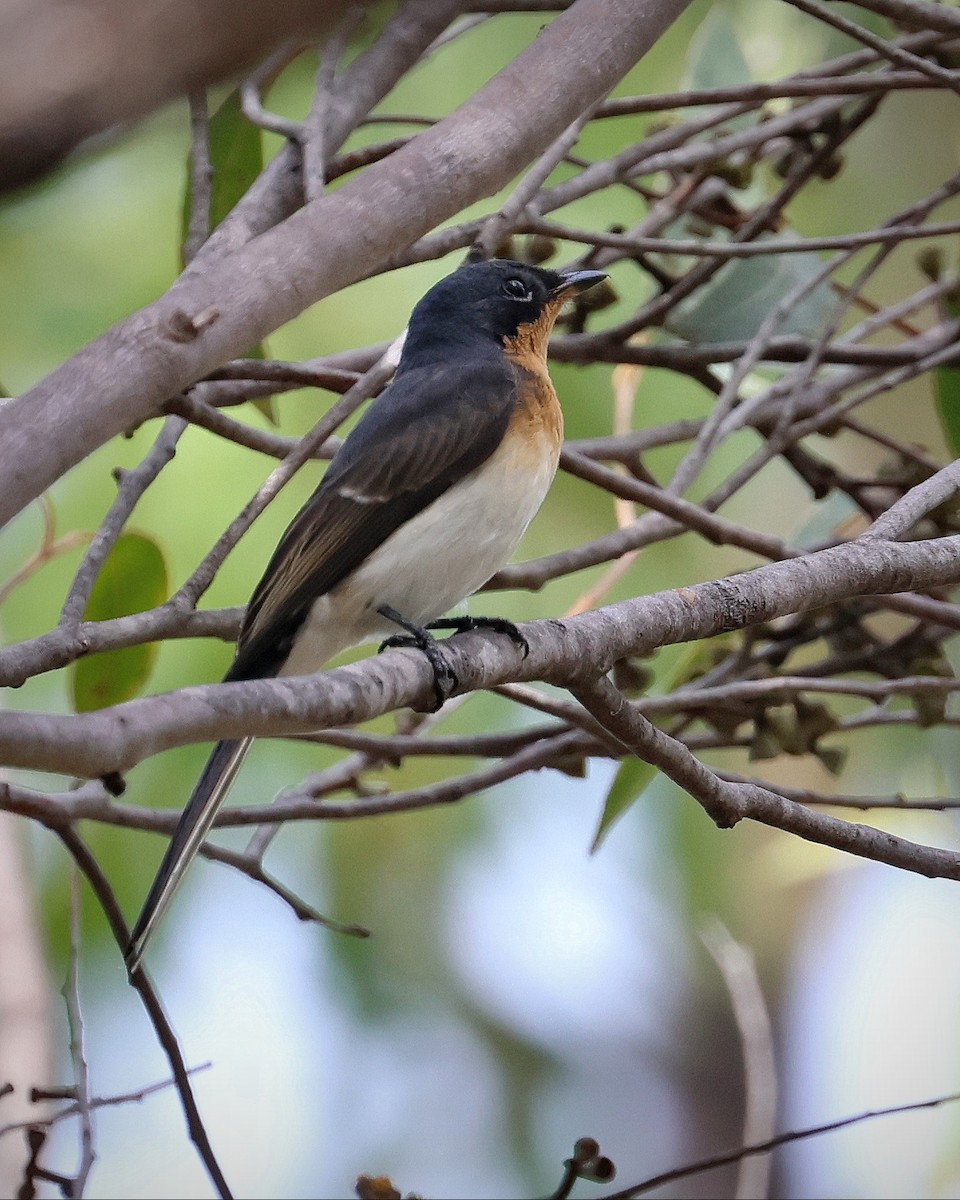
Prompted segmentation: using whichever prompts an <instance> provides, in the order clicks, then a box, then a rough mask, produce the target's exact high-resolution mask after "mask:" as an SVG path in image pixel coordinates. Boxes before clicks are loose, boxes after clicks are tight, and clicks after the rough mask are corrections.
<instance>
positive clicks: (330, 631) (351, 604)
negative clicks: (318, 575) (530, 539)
mask: <svg viewBox="0 0 960 1200" xmlns="http://www.w3.org/2000/svg"><path fill="white" fill-rule="evenodd" d="M559 455H560V451H559V447H558V446H557V445H556V442H555V439H554V438H553V437H552V436H550V434H549V433H548V432H547V431H545V430H544V431H542V432H541V433H539V434H538V435H537V438H536V441H534V442H531V441H529V440H528V441H527V442H526V443H525V444H522V443H520V442H519V440H518V439H513V438H511V439H508V441H507V442H506V443H505V444H502V445H501V446H500V447H499V448H498V449H497V450H496V451H494V453H493V454H492V455H491V456H490V458H488V459H487V460H486V462H484V463H482V464H481V465H480V466H479V467H477V468H476V470H474V471H472V472H471V473H470V474H469V475H467V476H466V477H465V478H464V479H462V480H461V481H460V482H459V483H457V484H455V485H454V486H453V487H451V488H450V489H449V490H448V491H446V492H444V494H443V495H442V496H441V497H440V498H439V499H438V500H436V501H434V503H433V504H430V505H428V506H427V508H425V509H424V510H423V511H422V512H421V513H418V514H417V516H415V517H413V518H412V519H411V520H409V521H407V522H406V524H404V525H402V526H401V527H400V528H399V529H398V530H396V531H395V532H394V533H392V534H391V535H390V537H388V538H387V540H386V541H385V542H384V543H383V544H382V545H381V546H380V547H379V548H378V549H377V550H375V551H374V552H373V554H371V555H370V557H369V558H367V559H366V560H365V562H363V563H362V564H361V566H360V567H358V568H357V570H356V571H354V572H353V573H352V574H351V575H350V576H349V577H348V578H347V579H345V580H344V581H343V583H341V584H339V585H338V586H337V587H335V588H333V589H332V590H331V591H330V592H328V593H327V594H326V595H324V596H321V597H319V599H317V600H316V601H315V602H314V605H313V608H312V609H311V611H310V615H309V617H308V618H307V620H306V622H305V623H304V626H303V628H302V630H301V631H300V633H299V634H298V636H297V639H296V641H295V642H294V647H293V650H292V651H291V653H290V656H289V658H288V659H287V663H286V665H285V667H284V669H283V672H282V673H283V674H284V675H301V674H308V673H310V672H312V671H317V670H319V669H320V668H321V667H322V666H323V665H324V664H325V663H326V662H327V661H328V660H329V659H331V658H332V657H333V656H334V655H335V654H337V653H339V652H340V651H341V650H344V649H346V648H347V647H348V646H353V645H357V644H358V643H359V642H364V641H368V640H370V639H372V638H382V637H388V636H390V635H391V634H394V633H397V632H399V631H398V629H397V626H396V625H393V624H392V623H391V622H389V621H386V620H384V618H383V617H381V616H380V615H379V614H378V613H377V609H378V608H379V607H381V606H383V605H388V606H389V607H390V608H393V609H395V610H396V611H397V612H398V613H400V614H401V615H402V616H404V617H406V618H407V620H409V621H412V622H414V623H415V624H417V625H426V624H427V623H428V622H430V621H434V620H436V619H437V618H438V617H441V616H443V614H444V613H446V612H448V611H449V610H450V609H451V608H453V607H455V606H456V605H457V604H459V603H460V602H461V601H462V600H464V599H466V597H467V596H469V595H471V594H472V593H473V592H475V591H476V590H477V588H479V587H480V586H482V585H483V584H484V583H486V581H487V580H488V579H489V578H490V577H491V575H494V574H496V572H497V571H498V570H499V569H500V568H501V567H502V566H503V565H504V564H505V563H506V562H507V560H508V559H509V557H510V555H511V554H512V553H513V551H514V549H515V548H516V545H517V543H518V542H519V541H520V538H521V537H522V536H523V532H524V530H525V529H526V528H527V526H528V525H529V524H530V521H531V520H532V519H533V517H534V515H535V514H536V512H537V510H538V509H539V508H540V505H541V504H542V503H543V500H544V497H545V496H546V494H547V490H548V489H549V487H550V484H551V482H552V480H553V476H554V474H555V473H556V469H557V462H558V459H559Z"/></svg>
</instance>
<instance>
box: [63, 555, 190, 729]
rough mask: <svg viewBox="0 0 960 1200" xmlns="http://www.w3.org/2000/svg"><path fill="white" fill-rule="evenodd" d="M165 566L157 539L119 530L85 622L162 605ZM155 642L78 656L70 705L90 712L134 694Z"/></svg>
mask: <svg viewBox="0 0 960 1200" xmlns="http://www.w3.org/2000/svg"><path fill="white" fill-rule="evenodd" d="M166 595H167V568H166V564H165V562H164V559H163V553H162V551H161V550H160V547H159V546H158V545H157V543H156V542H155V541H154V540H153V539H152V538H149V537H146V536H145V535H144V534H141V533H124V534H121V536H120V537H119V538H118V539H117V541H116V544H115V545H114V547H113V549H112V550H111V551H110V554H109V555H108V556H107V560H106V562H105V563H104V564H103V568H102V570H101V571H100V574H99V576H98V578H97V581H96V583H95V584H94V586H93V590H92V592H91V594H90V600H89V602H88V604H87V607H86V610H85V612H84V619H85V620H87V621H109V620H112V619H113V618H114V617H127V616H130V615H131V614H132V613H138V612H144V611H145V610H146V609H149V608H154V607H156V605H158V604H162V603H163V601H164V600H165V599H166ZM156 654H157V647H156V645H155V644H149V645H146V646H124V647H123V648H122V649H120V650H107V651H105V652H104V653H102V654H92V655H90V656H89V657H88V658H81V659H78V660H77V662H75V663H74V664H73V667H72V671H71V675H72V679H71V683H72V691H73V706H74V708H75V709H76V710H77V712H91V711H92V710H94V709H97V708H105V707H106V706H107V705H110V704H120V703H122V702H123V701H124V700H129V699H130V698H131V697H132V696H136V695H137V694H138V693H139V692H140V691H141V690H142V689H143V686H144V684H145V683H146V682H147V680H148V679H149V677H150V672H151V670H152V668H153V663H154V660H155V658H156Z"/></svg>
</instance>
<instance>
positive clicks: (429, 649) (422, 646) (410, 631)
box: [377, 605, 460, 712]
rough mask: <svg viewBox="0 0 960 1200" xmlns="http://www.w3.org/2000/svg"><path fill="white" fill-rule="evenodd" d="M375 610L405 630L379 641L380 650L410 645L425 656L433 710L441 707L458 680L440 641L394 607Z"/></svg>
mask: <svg viewBox="0 0 960 1200" xmlns="http://www.w3.org/2000/svg"><path fill="white" fill-rule="evenodd" d="M377 612H378V613H379V614H380V616H381V617H386V619H387V620H388V621H393V622H394V624H395V625H399V626H400V627H401V628H402V629H406V631H407V632H406V633H405V634H402V633H400V634H395V635H394V636H393V637H388V638H387V639H386V640H385V641H383V642H381V643H380V649H381V650H386V649H389V648H390V647H393V646H412V647H414V648H415V649H417V650H420V651H421V652H422V653H423V654H424V655H425V656H426V659H427V662H428V663H429V664H430V666H431V668H432V670H433V693H434V695H435V696H436V699H437V703H436V705H435V706H434V709H433V711H434V712H436V711H437V709H439V708H442V707H443V703H444V701H445V700H446V699H447V697H448V696H449V695H450V693H451V692H452V691H453V689H454V688H455V687H456V686H457V684H458V683H459V682H460V680H459V679H458V678H457V675H456V672H455V671H454V670H453V668H452V667H451V666H450V664H449V663H448V662H447V660H446V658H445V656H444V653H443V651H442V650H441V649H440V643H439V642H438V641H437V639H436V638H434V637H431V636H430V634H429V633H427V631H426V630H425V629H422V628H421V627H420V626H419V625H415V624H414V622H413V621H408V620H407V619H406V617H402V616H401V615H400V614H399V613H398V612H397V611H396V609H393V608H390V607H388V606H387V605H384V606H383V607H382V608H378V609H377Z"/></svg>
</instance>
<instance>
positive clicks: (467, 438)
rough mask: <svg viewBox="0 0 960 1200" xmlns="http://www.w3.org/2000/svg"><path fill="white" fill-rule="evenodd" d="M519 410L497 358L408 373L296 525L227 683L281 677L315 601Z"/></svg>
mask: <svg viewBox="0 0 960 1200" xmlns="http://www.w3.org/2000/svg"><path fill="white" fill-rule="evenodd" d="M513 407H514V378H513V373H512V371H511V369H510V367H509V364H508V363H507V362H506V361H505V360H503V359H502V358H500V357H499V355H498V357H497V358H496V360H494V361H492V362H490V363H483V362H481V363H480V364H477V363H476V361H472V362H457V361H456V360H455V359H454V360H452V361H451V362H450V363H449V364H447V365H444V366H432V367H425V368H419V367H415V366H411V367H408V368H407V369H406V370H405V371H403V373H402V374H398V376H397V378H396V379H395V380H394V382H393V384H391V386H390V387H389V388H388V389H387V391H386V392H384V393H383V395H382V396H381V397H380V398H379V399H378V400H376V401H375V402H374V404H373V405H371V407H370V408H369V409H368V410H367V412H366V413H365V414H364V416H363V418H362V420H361V421H360V422H359V423H358V425H357V427H356V428H355V429H354V430H353V432H352V433H351V434H350V436H349V437H348V438H347V440H346V441H345V442H344V444H343V446H342V447H341V448H340V450H339V451H338V453H337V455H336V458H335V459H334V461H333V462H332V463H331V465H330V467H329V468H328V469H327V472H326V475H325V476H324V479H323V481H322V483H321V484H320V486H319V487H318V488H317V490H316V491H315V492H314V494H313V495H312V496H311V497H310V499H309V500H308V501H307V503H306V504H305V505H304V506H303V508H302V509H301V510H300V512H299V513H298V514H297V516H296V517H295V518H294V519H293V521H292V522H291V523H290V526H289V527H288V529H287V531H286V533H285V534H284V535H283V537H282V539H281V540H280V544H279V545H278V546H277V549H276V551H275V552H274V555H273V557H272V558H271V560H270V563H269V565H268V566H267V569H266V571H265V573H264V576H263V578H262V579H261V580H260V583H259V584H258V585H257V588H256V590H255V591H254V593H253V597H252V598H251V601H250V605H249V607H248V609H247V615H246V618H245V620H244V624H243V629H242V631H241V633H240V639H239V642H238V649H237V657H236V659H235V661H234V663H233V666H232V667H231V668H230V670H229V672H228V673H227V679H252V678H260V677H263V676H267V675H272V674H274V673H275V672H276V671H278V670H279V669H280V667H281V665H282V664H283V661H284V659H285V658H286V657H287V654H288V653H289V651H290V647H291V646H292V644H293V640H294V638H295V637H296V635H297V632H298V630H299V629H300V626H301V625H302V624H303V622H304V620H305V619H306V617H307V614H308V613H309V611H310V608H311V606H312V604H313V602H314V600H315V599H316V598H317V597H318V596H321V595H323V593H324V592H328V591H329V590H330V589H331V588H333V587H335V586H336V585H337V584H338V583H340V582H341V580H343V579H344V578H345V577H346V576H347V575H349V573H350V572H351V571H353V570H354V569H355V568H356V567H358V566H359V565H360V563H362V562H363V560H364V559H365V558H367V557H368V555H370V554H371V553H372V552H373V551H374V550H375V549H376V548H377V547H378V546H379V545H381V543H383V542H384V541H385V540H386V539H387V538H388V537H389V536H390V534H391V533H393V532H394V530H396V529H399V528H400V526H401V525H402V524H404V522H405V521H409V520H410V518H411V517H414V516H416V514H417V513H418V512H420V511H421V510H422V509H424V508H425V507H426V506H427V505H428V504H430V503H431V502H432V501H433V500H435V499H436V498H437V497H438V496H440V495H441V494H442V493H443V492H445V491H446V490H447V488H449V487H450V486H451V485H452V484H454V483H456V482H457V481H458V480H459V479H462V478H463V477H464V476H465V475H466V474H467V473H468V472H470V471H472V470H473V469H474V468H475V467H478V466H479V465H480V464H481V463H482V462H483V461H484V460H485V459H487V458H489V457H490V455H491V454H492V453H493V451H494V450H495V449H496V448H497V446H498V445H499V444H500V441H501V439H502V438H503V435H504V433H505V431H506V428H507V425H508V424H509V421H510V416H511V413H512V411H513Z"/></svg>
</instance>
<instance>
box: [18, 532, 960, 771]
mask: <svg viewBox="0 0 960 1200" xmlns="http://www.w3.org/2000/svg"><path fill="white" fill-rule="evenodd" d="M957 582H960V535H958V536H954V537H946V538H939V539H936V540H933V541H920V542H909V543H906V544H898V543H892V542H883V541H880V540H878V539H874V540H870V539H867V540H862V541H858V542H850V543H846V544H844V545H841V546H834V547H831V548H830V549H827V550H822V551H819V552H818V553H816V554H809V555H806V556H804V557H802V558H797V559H787V560H785V561H782V562H776V563H771V564H768V565H766V566H762V567H758V568H757V569H756V570H754V571H749V572H745V573H744V574H740V575H733V576H730V577H729V578H726V579H718V580H714V581H712V582H709V583H702V584H697V585H694V586H691V587H684V588H680V589H677V590H671V591H666V592H658V593H656V594H655V595H652V596H643V597H639V598H637V599H634V600H624V601H622V602H621V603H619V604H614V605H610V606H609V607H607V608H602V609H598V610H597V611H596V612H592V613H586V614H584V615H583V616H579V617H571V618H569V619H567V620H563V621H557V620H550V621H538V622H534V623H532V624H529V625H524V626H521V629H522V631H523V633H524V636H525V637H526V638H527V640H528V642H529V645H530V652H529V655H528V656H527V657H526V658H525V659H523V660H520V659H519V655H518V652H517V649H516V647H515V646H514V645H513V643H512V642H511V641H510V640H509V639H508V638H503V637H499V636H496V635H489V634H479V633H469V634H461V635H458V636H457V637H456V638H454V639H452V640H451V641H450V642H449V643H448V649H447V654H448V655H449V658H450V661H451V665H452V666H453V668H454V671H455V672H456V674H457V676H458V678H459V679H460V685H459V688H458V689H457V690H458V692H460V693H464V692H468V691H474V690H476V689H478V688H489V687H493V686H495V685H497V684H501V683H506V682H509V681H513V680H534V679H542V680H547V681H550V682H554V683H558V684H561V685H564V686H569V685H570V684H571V683H574V682H575V681H576V680H577V679H578V678H593V677H596V676H597V675H598V674H601V673H603V672H606V671H608V670H609V669H610V668H611V667H612V666H613V664H614V663H616V662H617V661H619V660H620V659H622V658H625V657H627V656H629V655H636V654H649V653H650V652H651V651H653V650H654V649H656V648H657V647H658V646H663V645H668V644H674V643H677V642H686V641H692V640H695V639H698V638H705V637H712V636H714V635H716V634H718V633H725V632H730V631H731V630H735V629H743V628H746V627H747V626H750V625H755V624H757V623H760V622H765V621H770V620H773V619H774V618H776V617H782V616H785V615H787V614H790V613H796V612H803V611H806V610H810V609H813V608H818V607H821V606H824V605H827V604H833V603H837V602H839V601H843V600H846V599H850V598H851V597H857V596H862V595H883V594H887V593H890V592H900V591H906V590H909V589H913V588H921V589H922V588H930V587H942V586H947V585H950V584H955V583H957ZM432 698H433V675H432V672H431V669H430V667H429V666H428V665H427V662H426V660H425V659H424V657H423V656H422V655H421V654H419V653H418V652H416V651H412V650H394V651H390V652H389V653H386V654H383V655H380V656H377V657H376V658H373V659H370V660H367V661H365V662H362V663H358V664H354V665H351V666H347V667H340V668H338V669H336V670H333V671H328V672H323V673H321V674H320V675H316V676H305V677H302V678H296V679H293V678H291V679H280V680H257V681H254V682H246V683H229V684H208V685H203V686H200V687H191V688H184V689H183V690H181V691H178V692H172V693H169V694H166V695H161V696H152V697H149V698H147V699H142V700H133V701H130V702H129V703H127V704H123V705H120V706H118V707H116V708H111V709H104V710H102V711H100V712H95V713H84V714H79V715H77V716H48V715H45V714H40V713H0V762H3V763H5V764H7V765H9V766H14V767H28V768H33V769H37V770H55V771H61V772H64V773H69V774H73V775H80V776H85V777H92V776H97V775H105V774H107V773H109V772H112V771H120V772H122V771H125V770H127V769H129V768H130V767H131V766H133V765H134V764H135V763H137V762H139V761H141V760H142V759H144V758H147V757H149V756H150V755H152V754H157V753H159V752H160V751H162V750H166V749H169V748H171V747H172V746H180V745H186V744H188V743H191V742H199V741H214V740H216V739H218V738H224V737H241V736H245V735H247V734H252V735H254V736H257V737H262V736H270V735H277V734H291V733H307V732H309V731H310V730H311V729H317V728H324V727H326V726H330V725H347V724H356V723H357V722H359V721H364V720H367V719H369V718H371V717H374V716H378V715H380V714H382V713H386V712H391V711H393V710H395V709H398V708H403V707H413V708H421V709H426V708H429V707H430V706H431V705H432V703H433V699H432Z"/></svg>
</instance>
